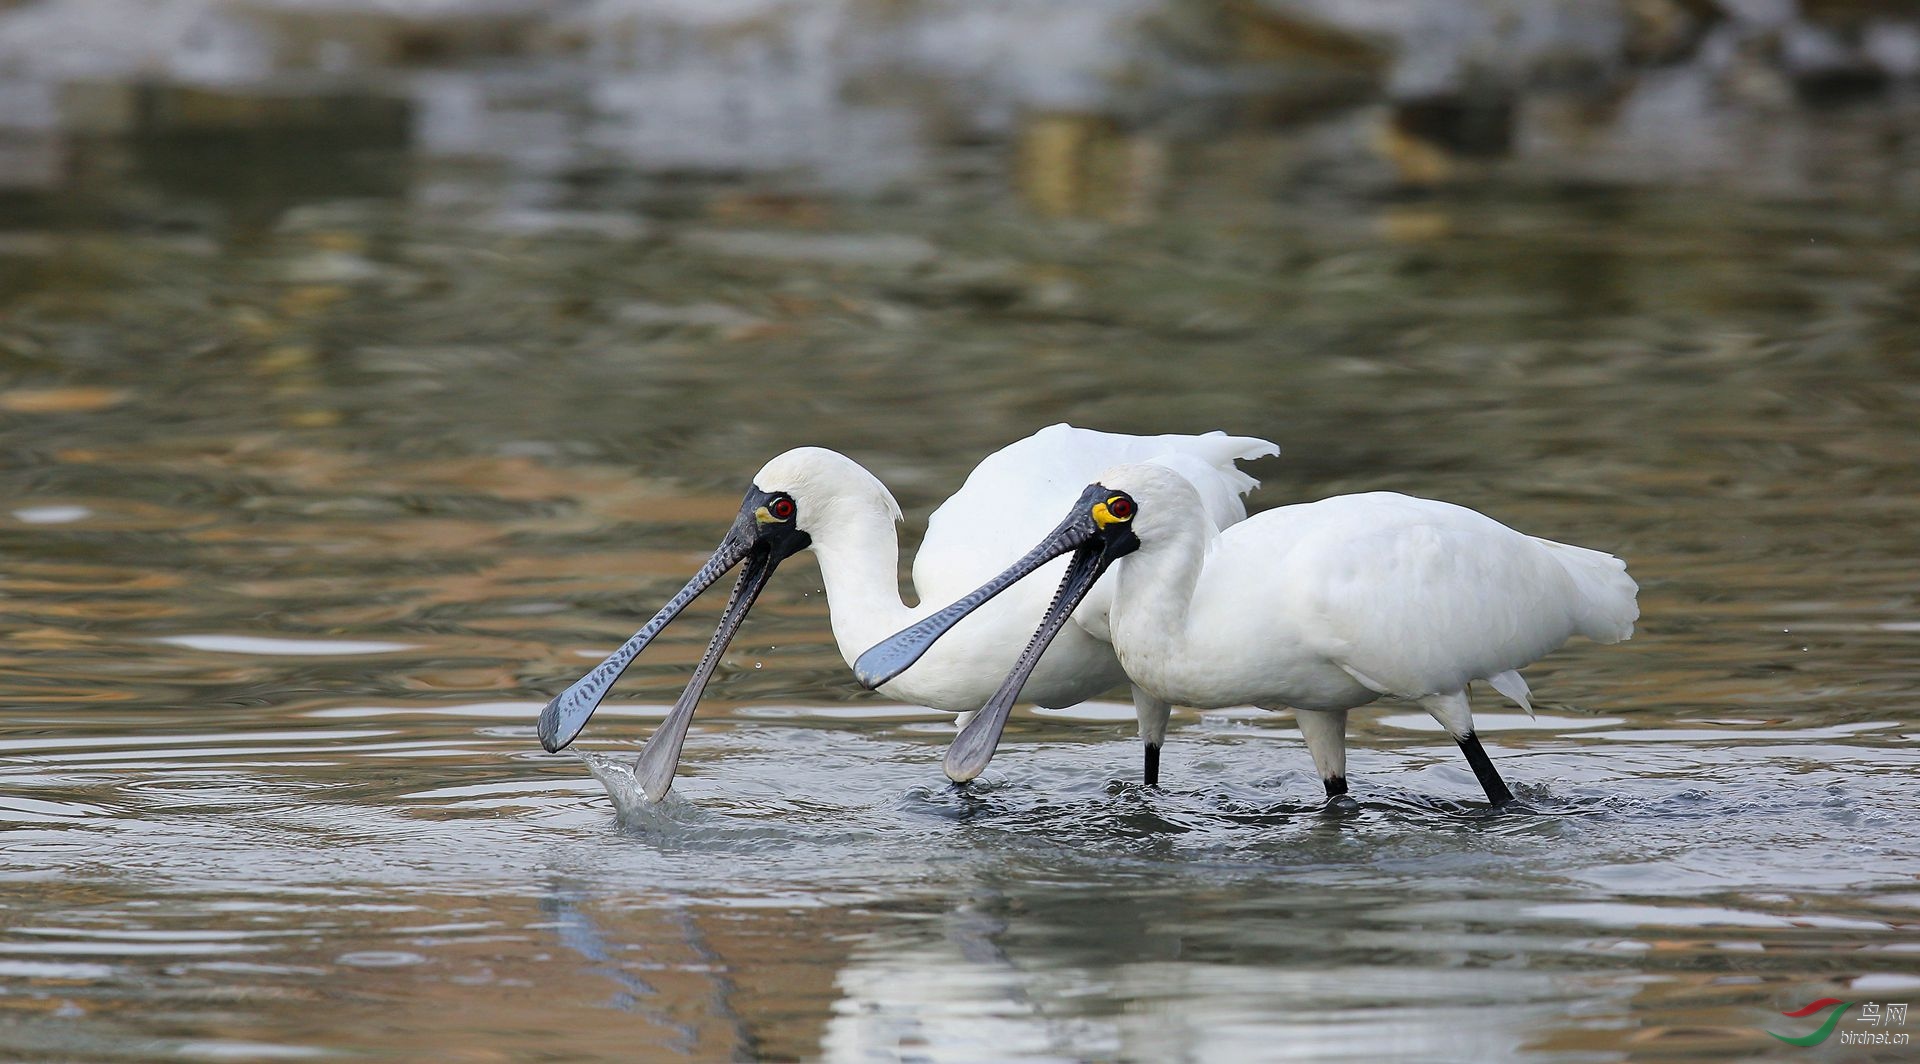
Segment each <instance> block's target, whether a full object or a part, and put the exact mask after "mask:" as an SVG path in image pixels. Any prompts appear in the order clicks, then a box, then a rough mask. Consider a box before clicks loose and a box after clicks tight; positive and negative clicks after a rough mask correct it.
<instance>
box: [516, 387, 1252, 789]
mask: <svg viewBox="0 0 1920 1064" xmlns="http://www.w3.org/2000/svg"><path fill="white" fill-rule="evenodd" d="M1277 453H1279V448H1278V447H1276V446H1274V445H1273V444H1272V443H1269V442H1267V441H1266V440H1259V439H1252V438H1250V437H1244V436H1228V435H1225V434H1223V433H1219V432H1213V433H1208V434H1206V435H1204V436H1178V435H1172V436H1129V435H1123V434H1119V433H1111V432H1096V431H1093V430H1091V429H1079V428H1074V427H1072V426H1070V425H1054V426H1051V427H1049V428H1045V429H1042V430H1040V431H1039V432H1036V433H1034V434H1033V435H1032V436H1029V437H1027V438H1026V439H1024V440H1020V441H1018V442H1016V443H1012V444H1009V445H1007V446H1006V447H1004V448H1001V449H1000V450H999V451H996V452H994V453H993V454H991V455H988V456H987V458H986V459H985V460H983V461H982V462H981V463H980V465H979V466H977V467H976V468H975V469H974V470H973V472H972V473H971V474H969V475H968V477H967V480H966V483H965V484H963V485H961V487H960V490H959V491H958V492H956V493H954V495H953V497H952V498H950V499H948V500H947V501H946V502H945V503H943V504H941V506H940V508H939V509H937V510H935V511H934V512H933V516H932V517H931V518H929V519H928V522H927V535H926V539H925V540H924V541H923V542H922V543H921V546H920V551H919V553H918V554H917V555H916V556H915V558H914V562H913V584H914V587H915V589H916V590H917V591H918V593H919V596H920V603H921V604H920V605H918V606H908V605H906V604H905V603H904V602H902V601H901V599H900V583H899V575H898V574H899V565H900V561H899V551H900V545H899V538H898V535H897V533H896V531H895V528H894V525H895V524H896V523H897V522H898V521H899V520H900V519H901V515H900V506H899V504H898V503H896V502H895V501H894V499H893V495H892V493H890V492H889V491H887V489H886V486H885V485H883V484H881V483H880V480H879V478H877V477H875V476H874V475H873V474H872V473H869V472H868V471H867V470H866V469H865V468H864V467H862V466H861V465H860V464H859V463H857V462H855V461H853V460H852V459H850V458H848V457H846V456H845V455H842V454H839V453H837V452H834V451H829V450H826V449H824V448H819V447H801V448H797V449H795V450H791V451H788V452H786V453H785V454H782V455H780V456H778V457H776V458H774V459H773V460H772V461H770V462H768V463H767V464H766V465H765V466H763V467H762V468H761V470H760V472H758V473H756V474H754V478H753V486H752V487H751V488H750V489H749V490H748V491H747V495H746V499H745V500H744V501H743V502H742V503H741V504H740V513H739V516H737V517H736V518H735V519H734V522H733V527H732V528H731V529H729V530H728V532H727V534H726V537H725V538H724V539H722V540H721V542H720V546H719V548H718V549H717V550H715V551H714V552H713V556H712V557H711V558H709V559H708V560H707V563H706V564H705V565H703V566H701V567H700V570H699V572H697V573H695V574H694V577H693V579H692V580H690V581H688V583H687V586H686V587H684V588H682V589H681V590H680V592H679V593H678V594H676V595H674V596H673V598H672V599H671V600H670V601H668V603H667V604H666V605H665V606H664V607H662V608H661V610H660V612H659V613H657V614H655V615H654V617H653V619H652V620H650V621H648V622H647V624H646V626H645V627H643V628H641V629H640V630H639V631H638V632H636V633H634V635H633V637H632V638H631V639H628V640H627V641H626V643H624V644H622V645H621V647H620V648H619V649H618V650H616V651H614V652H613V654H612V655H611V656H609V657H608V658H607V659H606V660H605V661H603V662H601V663H600V664H599V665H598V666H596V667H595V668H594V669H593V670H592V671H591V672H589V673H587V674H586V675H585V676H583V677H581V678H580V679H579V680H578V681H576V682H575V683H574V684H573V685H572V686H571V687H569V688H567V689H566V690H565V691H562V692H561V693H560V694H559V695H557V696H556V697H555V698H554V699H553V700H552V701H551V702H548V703H547V705H546V707H545V708H544V709H542V710H541V711H540V719H539V726H538V731H539V735H540V743H541V745H542V746H544V747H546V749H548V750H550V751H553V750H559V749H561V748H563V747H565V746H566V745H567V744H568V743H571V742H572V741H573V740H574V737H575V736H577V735H578V734H579V733H580V729H581V728H583V727H585V726H586V723H587V718H589V717H590V716H592V715H593V711H594V709H595V708H596V707H598V706H599V704H600V702H601V700H602V699H604V698H605V697H606V695H607V692H608V691H609V690H610V689H611V688H612V687H613V683H614V681H615V680H617V679H619V677H620V674H621V673H622V672H623V671H625V670H626V667H627V666H628V665H629V664H630V663H631V662H632V661H633V659H634V657H635V656H637V655H638V654H639V653H640V652H641V651H642V650H644V649H645V648H646V646H647V644H648V643H649V642H651V641H652V640H653V638H654V637H655V636H656V635H658V634H659V633H660V630H661V629H663V628H665V627H666V626H667V624H668V622H670V621H672V620H673V618H674V617H675V616H677V615H678V614H679V613H680V611H681V610H683V609H685V608H686V606H687V604H688V603H689V602H692V601H693V599H694V598H695V597H696V596H698V595H699V594H700V593H701V592H702V591H705V590H706V589H707V588H708V587H710V586H712V584H713V583H714V582H715V581H716V580H718V579H720V577H721V576H722V575H724V574H725V573H726V572H727V570H729V569H731V568H733V567H734V566H735V565H738V564H740V563H741V562H742V561H744V562H745V563H746V566H745V568H744V569H743V570H742V571H741V573H740V578H739V580H738V581H737V582H736V583H735V584H734V587H733V594H732V595H731V596H730V597H729V598H728V600H727V605H726V609H725V611H724V612H723V614H722V616H721V618H720V624H719V627H717V628H716V629H715V630H714V633H713V639H712V641H711V642H710V643H708V645H707V650H706V654H705V655H704V656H703V657H702V658H701V659H700V664H699V665H698V666H697V667H696V668H695V669H694V673H693V678H692V680H691V681H689V682H688V684H687V688H686V690H685V691H684V692H683V693H682V694H681V695H680V699H679V701H677V702H675V703H674V706H673V709H672V710H671V711H670V712H669V713H668V714H667V717H666V719H665V720H664V721H663V722H661V724H660V727H659V728H658V729H657V730H656V731H655V732H654V734H653V737H652V738H651V739H649V740H648V741H647V745H646V746H645V748H643V749H642V750H641V752H640V759H639V761H638V763H637V764H636V765H635V775H636V777H637V778H638V780H639V783H640V785H641V789H642V790H644V791H645V792H646V794H647V797H648V798H650V799H653V800H655V801H658V800H659V799H660V798H662V797H664V796H665V795H666V793H667V790H668V789H669V788H670V787H671V786H672V785H673V774H674V770H675V767H676V766H677V765H678V763H679V759H680V748H681V744H682V743H683V742H684V741H685V739H686V735H687V726H688V725H689V724H690V723H691V722H692V720H693V711H694V707H695V705H696V704H697V703H698V702H699V699H700V694H701V692H702V691H704V690H705V689H706V685H707V681H708V680H709V679H710V678H711V677H712V675H713V670H714V667H715V666H716V665H717V664H718V663H719V660H720V656H721V654H722V653H724V652H725V651H726V648H727V644H728V642H729V641H731V640H732V638H733V634H734V632H735V631H736V630H737V629H738V628H739V627H740V623H741V621H743V620H744V619H745V618H746V615H747V611H748V610H749V609H751V608H752V606H753V600H754V598H755V597H756V596H757V595H759V593H760V590H761V589H762V588H763V587H765V586H766V583H767V579H768V578H769V577H770V576H772V575H773V570H774V567H775V566H777V565H779V564H780V562H781V561H782V560H783V559H785V558H787V557H790V556H791V555H793V554H795V553H797V552H799V551H802V550H808V549H811V550H812V551H813V552H814V555H815V556H816V557H817V558H818V559H819V562H820V575H821V578H822V580H823V581H824V582H825V584H826V591H827V609H828V613H829V615H830V617H831V621H832V626H833V637H834V641H835V642H836V643H838V644H839V646H840V653H841V655H842V656H843V657H845V658H846V659H847V662H848V664H849V665H851V664H852V663H853V659H854V656H855V655H856V654H858V653H859V652H860V651H861V650H862V649H864V648H866V647H869V646H872V645H873V644H874V643H875V642H877V641H878V640H879V639H880V638H881V637H883V636H885V635H886V634H887V633H889V632H893V631H896V630H898V629H899V628H900V627H901V626H903V625H907V624H910V623H912V622H913V621H915V620H916V619H918V618H921V617H924V616H926V615H927V614H929V613H931V612H932V611H933V607H934V604H936V603H941V602H946V601H948V600H950V599H951V598H953V597H954V596H956V595H959V594H961V593H962V592H964V591H966V590H967V589H969V588H972V587H974V586H975V585H977V584H979V583H980V582H981V581H983V580H985V579H987V578H988V577H989V576H991V575H993V574H994V573H995V572H998V571H999V570H1000V569H1001V568H1003V567H1004V566H1006V565H1007V564H1008V562H1010V561H1012V560H1014V559H1015V558H1017V557H1019V554H1020V551H1021V550H1022V549H1024V548H1025V547H1026V546H1027V545H1028V544H1030V543H1032V542H1033V540H1034V538H1035V537H1036V536H1038V535H1040V534H1041V533H1043V532H1044V531H1045V530H1046V529H1047V527H1048V526H1049V525H1050V524H1052V522H1053V521H1054V518H1055V515H1057V514H1058V513H1059V512H1060V510H1061V508H1062V507H1064V506H1066V505H1067V504H1068V503H1069V502H1070V501H1071V500H1072V499H1073V497H1074V495H1075V494H1076V493H1077V492H1078V491H1079V490H1080V487H1081V486H1082V485H1084V484H1085V483H1086V482H1087V480H1088V479H1089V478H1091V477H1094V476H1097V475H1099V473H1100V471H1101V470H1103V469H1106V468H1108V467H1110V466H1112V465H1114V464H1115V463H1120V462H1135V463H1148V464H1150V465H1151V466H1152V467H1153V468H1155V469H1159V470H1161V471H1162V472H1165V473H1166V474H1167V476H1168V477H1170V478H1172V479H1173V480H1176V481H1178V482H1179V483H1181V484H1183V485H1185V486H1186V491H1187V496H1186V497H1187V498H1188V500H1189V501H1190V503H1191V505H1192V506H1193V507H1194V510H1193V515H1192V516H1193V519H1194V520H1195V521H1198V522H1200V523H1201V524H1203V525H1204V526H1205V527H1206V528H1207V530H1208V532H1209V534H1211V533H1213V532H1217V531H1219V530H1220V529H1221V528H1224V527H1226V526H1228V525H1231V524H1233V523H1234V522H1236V521H1240V520H1244V519H1245V518H1246V516H1247V511H1246V506H1245V504H1244V503H1242V502H1241V499H1240V497H1241V496H1242V495H1243V494H1245V493H1246V492H1248V491H1250V490H1252V489H1253V488H1254V487H1257V486H1258V485H1257V482H1256V481H1254V479H1253V478H1252V477H1249V476H1247V475H1246V474H1245V473H1242V472H1240V470H1239V469H1238V468H1236V467H1235V465H1234V463H1235V462H1236V461H1238V460H1242V459H1251V458H1260V457H1264V456H1266V455H1271V454H1277ZM1041 564H1044V563H1041ZM1064 565H1065V563H1062V567H1064ZM1037 567H1038V566H1035V567H1034V568H1037ZM1047 603H1048V598H1047V594H1046V589H1045V587H1044V585H1038V584H1036V585H1033V586H1031V587H1030V588H1026V589H1022V590H1020V591H1017V592H1015V593H1013V594H1009V595H1007V596H1005V597H1004V599H1002V600H1000V601H996V602H994V603H993V604H992V605H991V606H988V607H985V608H983V609H981V610H980V611H979V613H978V614H977V615H976V616H974V617H972V618H970V619H969V620H968V621H967V622H966V623H964V624H957V625H949V627H951V628H953V634H952V637H951V638H950V639H947V640H944V641H943V642H942V648H941V649H940V650H939V651H936V652H934V653H932V654H930V655H929V656H928V657H927V660H925V661H923V662H920V663H919V664H918V665H916V666H915V667H914V668H913V669H911V670H905V669H902V670H896V674H897V675H898V678H897V679H892V678H890V680H891V682H889V683H887V684H886V685H885V686H884V687H882V690H883V691H884V693H886V694H887V695H889V696H890V697H893V698H897V699H899V700H901V701H903V702H908V703H912V704H916V705H924V706H929V707H931V708H934V709H939V710H945V711H947V712H951V713H960V714H962V715H963V722H964V715H965V714H968V713H971V712H973V711H975V710H978V709H979V708H980V707H981V706H982V705H983V704H985V703H986V701H987V699H988V698H990V697H991V696H992V695H993V693H994V691H995V689H996V688H997V687H998V686H999V684H1000V680H1001V678H1002V677H1004V676H1005V675H1006V671H1007V668H1008V667H1009V665H1010V664H1011V663H1012V662H1013V661H1014V660H1015V659H1016V658H1017V657H1018V656H1019V654H1020V648H1021V646H1022V645H1023V644H1024V643H1025V641H1026V639H1027V637H1028V635H1029V634H1030V633H1031V632H1032V631H1033V628H1034V625H1035V624H1036V623H1037V622H1038V621H1039V619H1040V617H1041V614H1042V613H1044V612H1045V610H1046V608H1047ZM1106 606H1107V602H1106V596H1104V595H1102V596H1095V597H1093V598H1091V599H1089V600H1088V601H1087V602H1086V603H1085V605H1084V606H1083V607H1082V608H1081V609H1080V610H1079V611H1078V612H1077V613H1074V615H1073V620H1074V621H1075V623H1074V624H1072V625H1065V618H1063V619H1062V624H1061V625H1056V626H1055V631H1054V634H1055V635H1056V636H1058V638H1057V639H1055V640H1054V642H1053V646H1052V647H1051V648H1050V649H1047V648H1043V650H1044V654H1042V653H1040V652H1036V653H1035V654H1034V655H1033V657H1034V660H1033V661H1031V662H1028V663H1026V670H1025V673H1024V674H1023V675H1026V676H1027V684H1028V696H1029V698H1030V699H1031V700H1032V701H1034V702H1037V703H1039V704H1040V705H1043V706H1053V707H1059V706H1070V705H1073V704H1075V703H1078V702H1082V701H1085V700H1086V699H1088V698H1091V697H1093V696H1094V695H1097V694H1099V693H1100V692H1102V691H1105V690H1107V689H1109V688H1111V687H1113V686H1115V685H1117V684H1120V683H1124V682H1125V681H1126V675H1125V673H1124V672H1123V671H1122V670H1121V668H1120V663H1119V662H1118V661H1117V660H1116V659H1115V657H1114V653H1113V648H1112V647H1111V646H1110V645H1109V644H1108V642H1107V629H1106ZM1063 626H1064V627H1065V628H1066V630H1065V631H1064V632H1063V631H1061V630H1060V629H1061V627H1063ZM901 673H904V674H903V675H901ZM875 686H879V685H875ZM1134 707H1135V711H1136V713H1137V714H1138V716H1139V721H1140V736H1141V738H1142V739H1143V740H1145V742H1146V777H1147V782H1148V783H1154V782H1156V781H1157V777H1158V769H1159V754H1160V743H1161V741H1162V739H1163V738H1164V737H1165V735H1166V727H1167V715H1168V713H1169V712H1170V711H1171V709H1172V707H1171V706H1169V705H1168V704H1167V703H1165V702H1162V701H1159V700H1157V699H1155V698H1153V697H1151V696H1149V695H1147V694H1146V693H1145V692H1143V691H1141V690H1140V689H1139V688H1137V687H1136V688H1135V689H1134Z"/></svg>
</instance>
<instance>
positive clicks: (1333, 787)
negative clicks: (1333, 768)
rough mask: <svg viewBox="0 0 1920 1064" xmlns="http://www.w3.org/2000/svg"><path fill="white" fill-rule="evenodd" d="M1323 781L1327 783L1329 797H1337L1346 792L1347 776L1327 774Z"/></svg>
mask: <svg viewBox="0 0 1920 1064" xmlns="http://www.w3.org/2000/svg"><path fill="white" fill-rule="evenodd" d="M1323 782H1325V783H1326V785H1327V797H1329V798H1338V797H1340V796H1341V795H1343V794H1345V793H1347V778H1346V777H1345V776H1328V777H1327V778H1326V779H1325V780H1324V781H1323Z"/></svg>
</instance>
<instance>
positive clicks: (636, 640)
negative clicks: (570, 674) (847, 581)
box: [537, 538, 747, 753]
mask: <svg viewBox="0 0 1920 1064" xmlns="http://www.w3.org/2000/svg"><path fill="white" fill-rule="evenodd" d="M746 553H747V548H746V546H745V545H743V544H738V543H736V542H734V541H733V540H732V539H731V538H729V539H728V540H726V541H724V542H722V543H721V544H720V549H718V550H716V551H714V552H713V557H711V558H708V559H707V563H706V564H705V565H702V566H701V567H700V571H699V572H697V573H695V574H693V579H691V580H689V581H687V586H686V587H683V588H681V589H680V593H679V594H677V595H675V596H673V598H672V599H671V600H669V601H668V602H667V604H666V605H665V606H662V607H660V612H659V613H656V614H654V615H653V619H652V620H650V621H648V622H647V624H646V627H644V628H642V629H640V630H639V631H637V632H635V633H633V636H632V638H630V639H628V640H627V641H626V642H624V643H622V644H620V649H618V650H615V651H614V652H613V653H611V654H609V655H607V660H605V661H603V662H601V663H600V664H598V665H595V666H594V667H593V671H591V672H589V673H587V674H586V675H585V676H582V677H580V678H579V679H578V680H575V681H574V682H573V685H572V686H570V687H568V688H567V689H566V690H564V691H562V692H560V693H559V694H557V695H555V696H553V699H552V700H551V701H549V702H548V703H547V704H546V706H544V707H543V708H542V709H541V710H540V722H539V725H538V727H537V730H538V732H539V734H540V745H541V746H543V747H545V748H546V749H547V752H548V753H553V752H555V751H559V750H564V749H566V747H567V744H569V743H571V742H573V740H574V739H575V738H576V737H578V736H579V734H580V729H582V728H584V727H586V726H587V720H588V719H589V718H591V717H592V716H593V711H594V710H596V709H598V708H600V703H601V701H603V700H604V699H605V698H606V697H607V692H609V691H611V690H613V684H614V681H616V680H618V679H619V678H620V674H621V673H623V672H625V671H627V666H628V665H631V664H633V659H634V658H636V657H638V656H639V654H640V652H641V651H642V650H645V649H647V644H648V643H651V642H653V637H654V636H656V635H659V634H660V630H661V629H663V628H665V627H666V626H667V624H668V622H670V621H672V620H673V619H674V618H675V617H676V616H678V615H679V614H680V611H681V610H684V609H686V608H687V603H689V602H692V601H693V600H694V599H695V598H698V597H699V595H700V593H701V592H703V591H705V590H706V589H707V588H709V587H712V586H713V582H714V581H716V580H718V579H720V577H722V576H724V575H725V574H726V571H727V570H728V569H731V568H733V567H734V566H735V565H737V564H738V563H739V561H740V559H741V558H742V557H744V556H745V555H746Z"/></svg>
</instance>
